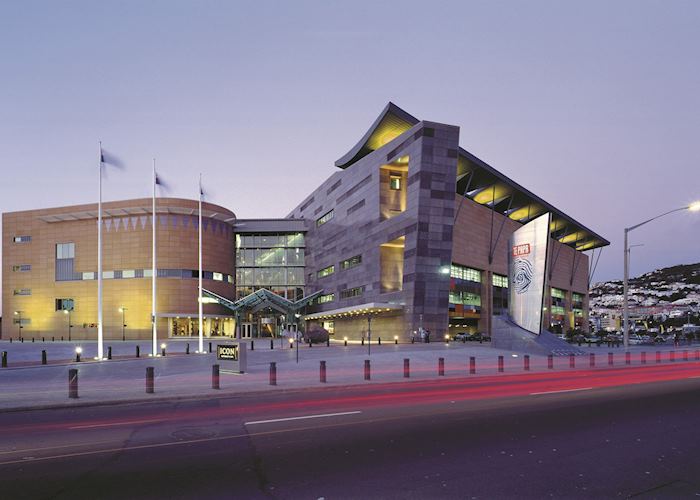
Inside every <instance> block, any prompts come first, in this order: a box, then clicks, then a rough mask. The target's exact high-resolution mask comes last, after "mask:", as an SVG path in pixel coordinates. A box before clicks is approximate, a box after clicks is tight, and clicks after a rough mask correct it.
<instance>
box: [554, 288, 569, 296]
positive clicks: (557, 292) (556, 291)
mask: <svg viewBox="0 0 700 500" xmlns="http://www.w3.org/2000/svg"><path fill="white" fill-rule="evenodd" d="M565 297H566V292H565V291H564V290H561V289H559V288H554V287H552V298H557V299H563V298H565Z"/></svg>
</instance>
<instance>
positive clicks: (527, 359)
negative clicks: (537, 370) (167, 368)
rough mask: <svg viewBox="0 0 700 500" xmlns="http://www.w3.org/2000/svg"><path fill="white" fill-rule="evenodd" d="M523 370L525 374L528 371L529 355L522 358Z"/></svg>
mask: <svg viewBox="0 0 700 500" xmlns="http://www.w3.org/2000/svg"><path fill="white" fill-rule="evenodd" d="M523 370H525V371H526V372H529V371H530V355H529V354H526V355H525V356H523Z"/></svg>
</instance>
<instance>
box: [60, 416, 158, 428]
mask: <svg viewBox="0 0 700 500" xmlns="http://www.w3.org/2000/svg"><path fill="white" fill-rule="evenodd" d="M162 421H163V419H160V418H152V419H150V420H129V421H126V422H111V423H109V424H90V425H76V426H74V427H69V429H70V430H75V429H95V428H97V427H114V426H116V425H131V424H148V423H151V422H162Z"/></svg>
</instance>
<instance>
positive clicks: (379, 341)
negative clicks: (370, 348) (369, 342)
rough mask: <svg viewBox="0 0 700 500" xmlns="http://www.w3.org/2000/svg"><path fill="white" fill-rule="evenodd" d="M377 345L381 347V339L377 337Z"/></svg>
mask: <svg viewBox="0 0 700 500" xmlns="http://www.w3.org/2000/svg"><path fill="white" fill-rule="evenodd" d="M377 345H382V338H381V337H377Z"/></svg>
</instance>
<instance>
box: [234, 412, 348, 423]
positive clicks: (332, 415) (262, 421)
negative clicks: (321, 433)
mask: <svg viewBox="0 0 700 500" xmlns="http://www.w3.org/2000/svg"><path fill="white" fill-rule="evenodd" d="M358 413H362V412H361V411H359V410H358V411H344V412H340V413H322V414H319V415H304V416H303V417H288V418H273V419H271V420H255V421H253V422H246V423H245V425H258V424H271V423H274V422H288V421H290V420H305V419H307V418H325V417H340V416H342V415H357V414H358Z"/></svg>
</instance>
